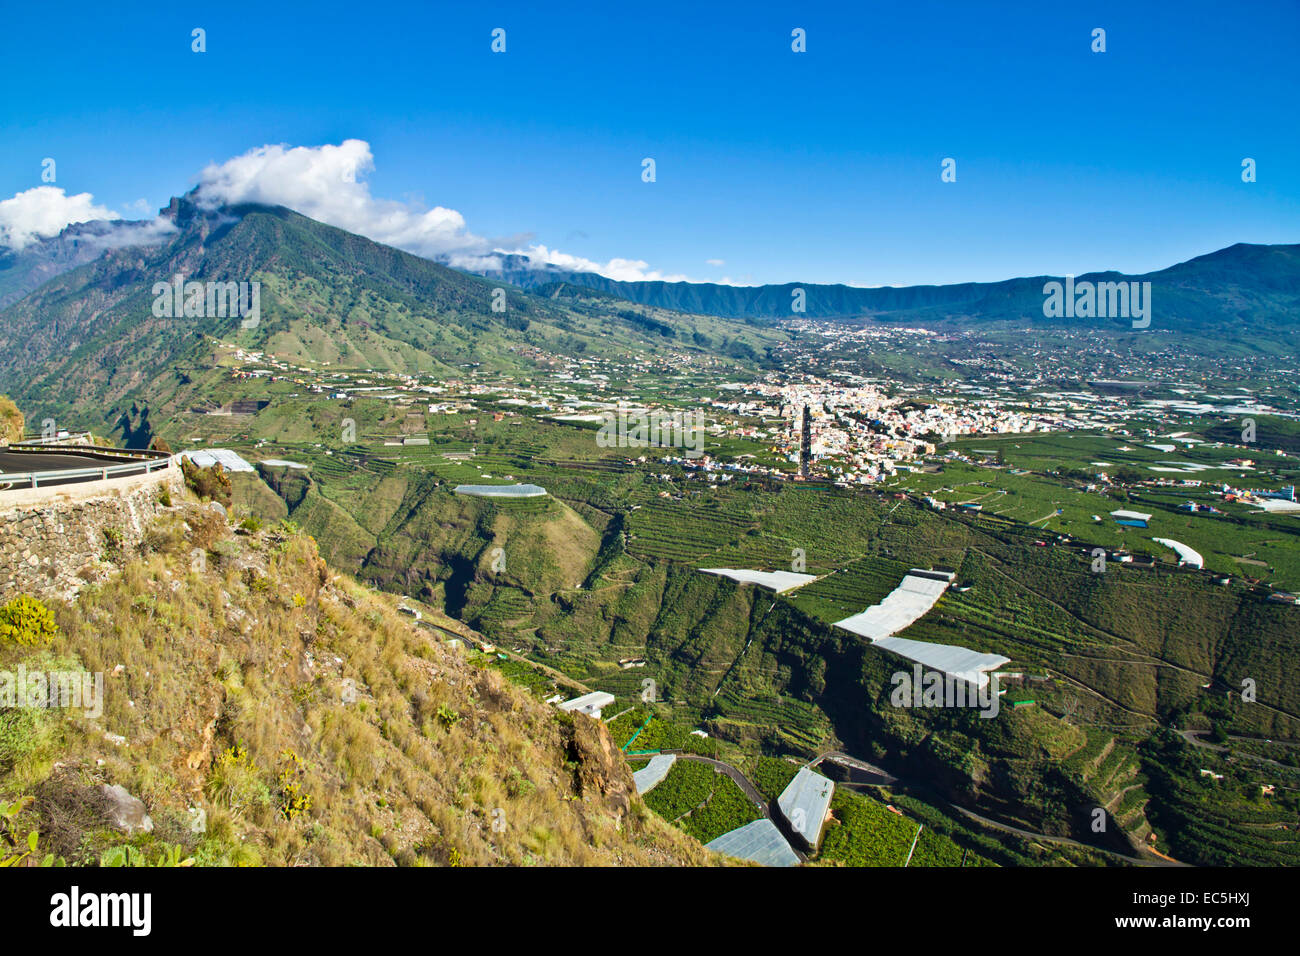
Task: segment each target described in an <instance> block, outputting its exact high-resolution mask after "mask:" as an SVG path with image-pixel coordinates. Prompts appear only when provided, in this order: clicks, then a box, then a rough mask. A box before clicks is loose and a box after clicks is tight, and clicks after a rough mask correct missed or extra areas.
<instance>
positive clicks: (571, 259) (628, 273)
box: [497, 243, 690, 282]
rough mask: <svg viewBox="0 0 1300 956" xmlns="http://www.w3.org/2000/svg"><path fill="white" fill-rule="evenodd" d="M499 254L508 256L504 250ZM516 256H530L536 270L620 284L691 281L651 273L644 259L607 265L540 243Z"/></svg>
mask: <svg viewBox="0 0 1300 956" xmlns="http://www.w3.org/2000/svg"><path fill="white" fill-rule="evenodd" d="M497 251H498V252H500V253H505V254H508V253H507V251H506V250H505V249H498V250H497ZM514 254H515V255H524V256H528V258H529V261H530V262H531V263H532V264H533V267H534V268H543V267H545V266H554V267H556V268H558V269H564V270H566V271H568V272H594V273H596V274H597V275H602V276H605V277H606V278H609V279H617V280H618V281H620V282H653V281H662V282H689V281H690V280H689V279H688V278H687V277H686V276H684V275H665V274H664V273H662V272H659V271H658V270H657V269H651V268H650V263H648V262H646V261H644V260H642V259H610V260H609V261H608V262H605V263H600V262H596V261H594V260H592V259H584V258H583V257H582V256H572V255H569V254H568V253H567V252H561V251H560V250H558V249H548V248H547V247H546V246H544V245H541V244H540V243H538V244H534V245H531V246H529V247H528V248H527V249H516V250H514Z"/></svg>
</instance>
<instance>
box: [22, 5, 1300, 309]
mask: <svg viewBox="0 0 1300 956" xmlns="http://www.w3.org/2000/svg"><path fill="white" fill-rule="evenodd" d="M123 7H125V9H122V8H123ZM194 27H202V28H204V29H205V30H206V32H207V52H206V53H203V54H195V53H193V52H191V49H190V45H191V37H190V31H191V29H192V28H194ZM495 27H502V28H504V29H505V30H506V31H507V33H506V38H507V52H506V53H505V54H493V53H492V52H491V50H490V48H489V47H490V42H491V37H490V32H491V30H492V29H493V28H495ZM795 27H801V28H803V29H805V30H806V31H807V46H808V51H807V52H806V53H802V54H796V53H793V52H792V51H791V49H790V43H791V37H790V33H791V30H792V29H793V28H795ZM1095 27H1101V28H1104V29H1105V30H1106V45H1107V50H1106V52H1105V53H1093V52H1092V51H1091V49H1090V45H1091V42H1092V40H1091V32H1092V30H1093V28H1095ZM0 61H2V62H4V64H5V67H6V69H5V74H6V85H7V87H8V95H6V96H5V97H4V98H3V99H0V130H2V131H3V140H2V141H3V148H2V149H0V198H7V197H10V196H13V195H14V194H16V193H19V192H22V191H24V190H28V189H31V188H32V187H36V186H40V185H41V179H40V176H41V161H42V159H43V158H44V157H53V158H54V159H55V160H56V161H57V164H58V166H57V170H58V178H57V186H58V187H60V188H63V189H65V190H66V191H67V192H68V193H69V194H71V193H81V192H89V193H93V194H94V199H95V202H96V203H99V204H102V205H105V206H107V207H109V208H111V209H114V210H117V211H119V212H122V213H123V214H125V215H131V216H136V215H138V213H137V212H136V211H135V210H133V209H131V208H130V207H129V205H128V204H130V203H133V202H135V201H136V200H138V199H141V198H143V199H146V200H147V201H148V203H149V205H150V206H152V207H156V206H160V205H162V204H164V203H165V202H166V200H167V198H168V197H169V196H171V195H174V194H179V193H182V192H185V191H186V190H188V189H189V188H190V187H192V186H193V185H194V184H195V183H196V182H197V179H196V177H197V176H198V174H199V171H200V170H201V169H202V168H204V167H205V166H207V165H208V164H210V163H221V162H223V161H225V160H228V159H230V158H231V157H234V156H237V155H240V154H243V153H245V152H247V151H248V150H250V149H253V148H255V147H259V146H262V145H264V144H279V143H283V144H287V145H289V146H320V145H323V144H338V143H341V142H343V141H344V140H347V139H360V140H364V141H365V142H367V143H368V144H369V145H370V150H371V153H372V155H373V159H374V168H373V171H371V172H370V173H369V174H368V175H367V176H366V181H367V182H368V185H369V192H370V194H371V195H372V196H373V197H379V198H383V199H390V200H398V201H401V202H404V203H409V204H414V205H417V206H418V205H421V204H422V205H425V206H429V207H432V206H443V207H448V208H450V209H454V210H456V211H458V212H459V213H460V214H461V215H462V216H463V217H464V219H465V222H466V229H467V230H468V231H469V232H470V233H472V234H473V235H475V236H477V237H482V238H486V239H488V240H499V241H501V242H504V243H505V244H506V245H508V246H510V247H512V248H513V247H514V246H516V245H519V246H527V245H529V244H531V243H542V244H545V245H546V246H547V247H549V248H551V249H559V250H562V251H563V252H565V253H567V254H571V255H575V256H581V257H584V258H587V259H591V260H594V261H596V262H600V263H605V262H607V261H608V260H611V259H620V258H621V259H633V260H641V261H644V262H645V263H648V266H647V267H646V271H650V270H653V271H656V272H659V273H662V274H666V275H685V276H690V277H691V278H694V279H721V278H724V277H725V278H728V279H731V280H733V281H744V282H782V281H793V280H799V281H805V282H837V281H840V282H850V283H855V284H864V285H876V284H914V283H925V282H955V281H965V280H976V279H977V280H991V279H1000V278H1006V277H1009V276H1013V275H1036V274H1044V273H1051V274H1063V273H1066V272H1073V273H1082V272H1086V271H1090V270H1095V269H1106V268H1117V269H1121V270H1124V271H1129V272H1140V271H1144V270H1148V269H1154V268H1160V267H1163V266H1166V265H1169V264H1171V263H1173V262H1176V261H1181V260H1184V259H1187V258H1190V257H1192V256H1194V255H1199V254H1202V253H1205V252H1209V251H1212V250H1214V249H1218V248H1221V247H1223V246H1226V245H1230V244H1231V243H1233V242H1238V241H1248V242H1297V241H1300V228H1297V227H1298V225H1300V109H1298V108H1297V103H1296V93H1297V90H1300V82H1298V81H1300V4H1298V3H1296V2H1294V0H1292V2H1261V3H1255V4H1250V5H1248V6H1245V5H1233V4H1226V3H1201V2H1179V3H1163V4H1154V3H1142V2H1127V3H1089V4H1057V3H1042V2H1039V3H999V4H987V3H980V4H974V3H971V4H957V3H926V2H910V3H907V4H883V3H852V4H813V5H807V4H795V3H790V4H764V3H735V4H702V3H682V4H676V3H661V2H656V3H652V4H643V5H637V4H608V3H601V4H596V3H592V4H581V5H580V4H562V5H550V4H537V3H530V4H502V3H496V4H493V3H487V4H483V5H478V4H474V5H470V4H456V5H452V4H437V3H428V2H423V3H411V4H403V3H396V4H373V5H356V4H346V5H345V4H332V3H313V4H292V3H287V4H280V3H265V2H263V3H257V4H243V3H211V4H207V3H193V4H175V5H168V6H165V7H163V6H161V5H160V6H159V8H158V10H156V11H152V12H151V11H149V10H147V9H139V8H137V7H136V6H135V5H132V4H124V5H111V6H106V5H101V4H95V5H91V4H82V3H69V4H63V5H60V7H59V8H58V11H57V13H55V12H52V11H51V10H50V9H49V8H48V7H42V6H40V5H37V4H22V5H20V6H14V5H11V9H9V10H7V11H6V13H5V30H4V33H3V36H0ZM644 157H653V158H654V159H655V161H656V164H657V181H656V182H654V183H644V182H642V180H641V160H642V159H643V158H644ZM946 157H952V158H954V159H956V161H957V181H956V182H954V183H944V182H941V180H940V164H941V162H942V160H943V159H944V158H946ZM1244 157H1252V158H1254V159H1255V160H1256V161H1257V163H1258V181H1257V182H1255V183H1253V184H1246V183H1243V182H1242V181H1241V161H1242V159H1243V158H1244ZM304 211H307V210H304ZM709 260H721V261H722V262H723V263H724V264H723V265H721V266H715V265H711V264H709Z"/></svg>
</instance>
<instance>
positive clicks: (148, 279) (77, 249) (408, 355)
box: [0, 197, 782, 420]
mask: <svg viewBox="0 0 1300 956" xmlns="http://www.w3.org/2000/svg"><path fill="white" fill-rule="evenodd" d="M162 220H163V225H162V226H158V225H157V224H154V225H152V226H150V227H149V229H148V230H147V235H148V236H149V238H150V239H152V240H154V242H153V244H151V245H126V244H124V243H123V241H122V240H123V239H124V237H127V236H133V237H143V236H145V235H146V230H144V229H143V228H142V226H141V225H140V224H118V223H110V224H101V223H92V224H86V225H84V226H81V227H70V228H69V229H68V230H65V231H64V233H63V234H62V235H61V236H59V237H57V238H56V239H55V240H50V241H48V242H46V243H42V244H39V245H36V246H31V247H28V249H25V250H23V252H21V253H19V254H17V255H11V256H9V257H8V258H7V259H4V260H3V261H0V281H3V282H4V283H6V287H7V288H8V289H10V290H13V291H14V292H17V291H18V290H21V289H24V288H27V287H30V286H33V285H34V286H35V288H32V289H31V290H30V291H27V292H26V293H25V294H22V295H21V297H20V298H18V299H17V301H15V302H13V303H12V304H10V305H9V306H8V307H7V308H5V309H3V310H0V392H8V393H10V394H11V395H12V396H13V397H14V398H15V399H16V400H19V402H20V404H21V405H22V406H23V407H24V409H25V410H27V411H28V412H29V418H32V417H33V416H32V412H35V411H37V410H40V411H41V412H42V413H48V414H56V413H57V414H60V415H62V414H64V413H67V412H69V411H76V410H85V409H95V410H96V411H97V412H102V413H104V414H111V413H112V412H113V410H114V409H116V410H118V411H119V412H120V411H121V410H122V409H123V408H124V407H125V406H130V405H134V404H136V403H140V404H142V405H148V406H150V407H154V408H155V409H157V410H158V411H160V412H162V413H164V414H165V413H166V412H167V410H168V408H169V407H174V408H183V407H185V405H184V403H185V402H190V401H194V400H196V399H197V398H198V397H199V392H200V391H201V389H202V388H203V387H204V383H205V381H206V382H207V383H208V384H209V385H212V384H213V383H214V382H215V381H216V379H215V377H214V376H218V375H219V374H220V373H219V372H218V370H217V366H218V364H219V363H218V361H217V358H216V348H217V345H218V343H226V344H228V345H238V346H240V347H242V348H244V349H248V350H259V351H264V352H267V353H270V354H274V355H276V356H277V357H279V358H280V359H282V360H284V361H287V362H290V363H299V364H301V363H307V362H318V363H329V364H330V365H332V366H335V367H345V368H359V369H375V370H386V371H395V372H404V373H419V372H423V373H433V374H435V375H437V374H441V375H446V376H448V377H452V376H461V375H464V374H465V370H466V369H468V368H470V367H478V366H482V367H483V368H485V369H496V370H498V371H503V372H518V371H522V370H525V369H530V368H532V367H534V363H535V361H536V360H537V359H538V358H539V357H541V356H550V355H555V354H560V355H573V356H577V355H599V356H610V355H629V354H657V353H661V352H662V351H663V349H664V348H665V346H669V345H671V346H672V347H674V348H678V349H684V350H688V351H694V352H697V353H699V354H700V355H702V356H704V355H708V356H712V355H722V356H731V357H732V358H733V359H735V360H742V359H751V360H752V359H754V358H756V357H758V356H759V355H760V354H761V352H762V350H763V348H764V347H765V346H766V345H768V344H771V343H772V342H775V341H776V340H777V339H778V338H780V337H782V336H781V334H780V333H779V332H775V331H769V330H764V329H762V328H753V327H751V326H749V325H747V324H746V323H743V322H734V321H731V320H726V319H713V318H709V317H692V316H682V315H678V314H676V313H663V314H662V315H660V314H657V313H654V310H651V309H647V308H645V307H633V306H629V304H628V303H625V302H611V300H609V299H607V298H606V297H604V296H601V295H599V294H597V293H595V292H591V291H587V290H581V293H582V294H562V293H559V292H555V291H553V292H551V293H550V294H549V295H545V296H543V295H536V294H532V293H529V292H524V291H521V290H518V289H514V288H510V289H506V288H504V287H503V286H501V285H500V283H496V282H492V281H489V280H488V279H485V278H482V277H480V276H475V275H470V274H468V273H465V272H459V271H457V270H455V269H451V268H448V267H446V266H443V265H440V264H438V263H436V262H432V261H430V260H428V259H423V258H420V257H419V256H414V255H411V254H410V253H406V252H402V251H400V250H398V249H394V248H392V247H390V246H385V245H381V244H380V243H377V242H373V241H371V240H369V239H366V238H364V237H362V236H358V235H355V234H352V233H349V232H346V231H344V230H342V229H336V228H334V227H333V226H327V225H325V224H323V223H320V222H317V221H315V220H313V219H309V218H307V217H306V216H302V215H300V214H298V213H296V212H293V211H292V210H289V209H286V208H283V207H268V206H258V205H247V206H238V207H223V208H220V209H204V208H202V207H200V206H199V205H197V204H196V203H195V202H194V201H193V199H192V198H190V197H184V198H180V199H174V200H172V202H171V205H170V206H169V207H168V208H167V209H166V210H164V212H163V216H162ZM87 237H89V238H87ZM158 239H161V241H158ZM92 241H93V243H98V244H100V245H101V246H102V248H101V249H99V250H98V251H95V250H93V249H92V248H91V244H92ZM92 252H94V254H93V255H92V254H91V253H92ZM87 260H89V261H87ZM177 275H180V276H182V277H183V280H184V281H185V282H187V283H189V282H198V283H204V284H205V285H206V284H208V283H213V284H217V283H220V284H225V283H248V284H250V286H251V283H253V282H257V283H258V284H259V286H258V288H259V302H260V305H259V316H258V321H257V322H256V324H255V325H254V324H250V323H247V322H245V321H244V320H245V318H246V317H245V316H244V315H235V314H233V313H232V312H231V310H221V311H219V312H216V311H215V310H212V309H211V306H210V305H207V301H206V299H204V297H203V296H200V299H202V300H204V301H203V302H201V303H200V305H201V306H206V307H201V308H199V309H196V310H195V311H196V312H201V313H202V314H184V313H185V312H186V311H187V310H184V309H180V310H177V309H171V308H167V309H165V310H162V311H163V312H164V313H165V314H159V313H160V310H159V309H158V308H157V306H158V299H159V294H158V292H157V291H156V289H157V288H158V287H159V286H160V284H161V286H162V288H163V289H164V290H165V289H166V287H167V284H168V283H172V282H173V281H174V277H176V276H177ZM163 298H164V299H165V300H167V301H166V302H164V303H163V304H164V305H170V302H171V301H172V300H173V297H172V295H171V294H170V292H164V295H163ZM214 312H215V314H214ZM177 313H180V314H177ZM60 420H62V418H60Z"/></svg>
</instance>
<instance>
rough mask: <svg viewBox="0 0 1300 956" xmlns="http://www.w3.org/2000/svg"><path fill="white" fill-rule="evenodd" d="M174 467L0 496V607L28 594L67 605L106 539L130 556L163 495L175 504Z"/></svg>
mask: <svg viewBox="0 0 1300 956" xmlns="http://www.w3.org/2000/svg"><path fill="white" fill-rule="evenodd" d="M183 486H184V483H183V479H182V478H181V474H180V471H179V469H177V468H175V467H172V468H167V469H164V470H160V471H156V472H154V473H152V474H149V475H132V476H130V477H128V478H121V479H109V480H108V481H92V482H85V483H83V484H77V485H59V486H55V487H52V488H39V489H13V490H10V491H4V492H0V603H4V602H7V601H10V600H12V599H13V598H15V597H17V596H18V595H19V594H30V595H32V596H33V597H38V598H40V599H42V600H51V599H56V598H57V599H62V600H71V599H72V598H73V597H74V596H75V595H76V593H77V592H78V591H79V590H80V589H81V588H82V587H83V586H84V585H85V583H86V581H87V580H91V579H94V578H96V577H100V576H102V575H100V574H97V573H96V571H95V569H96V566H97V565H98V566H100V568H103V565H102V563H101V558H102V556H103V555H104V553H105V549H106V547H107V546H108V545H109V544H110V538H111V539H113V540H116V541H118V542H120V544H121V547H122V549H123V550H124V551H126V552H130V551H131V550H132V549H133V548H135V546H136V545H138V544H139V543H140V541H141V539H142V538H143V537H144V531H145V529H146V528H147V527H148V525H149V522H150V521H151V520H152V519H153V518H154V517H155V516H156V515H158V513H159V512H161V511H162V510H164V505H163V504H162V502H161V501H160V500H159V499H160V497H162V493H163V490H164V489H166V490H167V491H168V492H169V493H170V494H171V496H172V498H173V499H174V500H176V501H177V502H179V500H180V497H181V495H182V494H183Z"/></svg>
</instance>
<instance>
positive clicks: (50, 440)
mask: <svg viewBox="0 0 1300 956" xmlns="http://www.w3.org/2000/svg"><path fill="white" fill-rule="evenodd" d="M90 439H91V435H90V432H68V433H64V434H62V435H33V436H32V437H31V438H22V439H19V440H18V441H16V442H14V445H15V446H16V447H21V446H22V445H57V444H59V443H60V442H69V443H72V442H79V441H83V440H84V441H85V442H86V444H89V443H90Z"/></svg>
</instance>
